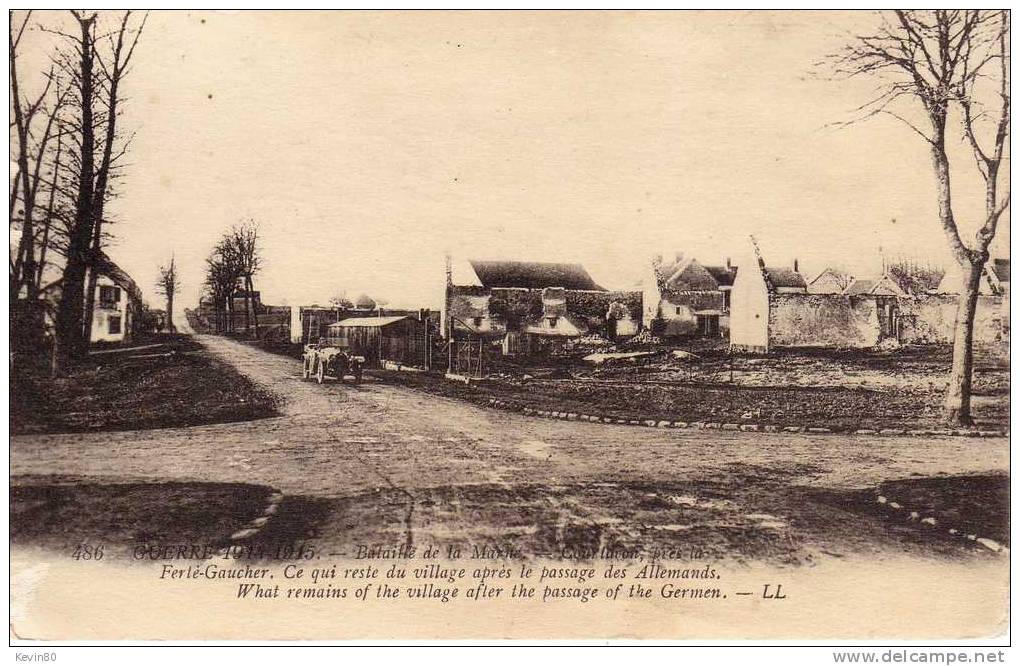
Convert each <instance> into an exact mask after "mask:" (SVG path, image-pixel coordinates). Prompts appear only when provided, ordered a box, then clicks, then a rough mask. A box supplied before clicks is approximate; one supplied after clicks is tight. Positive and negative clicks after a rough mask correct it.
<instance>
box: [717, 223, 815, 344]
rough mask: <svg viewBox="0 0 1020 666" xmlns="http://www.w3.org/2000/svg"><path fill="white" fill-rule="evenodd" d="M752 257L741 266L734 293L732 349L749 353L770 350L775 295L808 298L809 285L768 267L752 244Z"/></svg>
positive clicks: (782, 269) (794, 272)
mask: <svg viewBox="0 0 1020 666" xmlns="http://www.w3.org/2000/svg"><path fill="white" fill-rule="evenodd" d="M752 250H753V252H752V254H751V257H750V258H749V259H748V260H746V261H744V262H742V263H741V270H739V271H737V274H736V277H735V279H734V280H733V289H732V291H731V292H730V345H732V346H735V347H741V348H748V349H768V348H769V314H770V312H769V308H770V304H771V298H770V297H771V296H772V295H773V294H807V283H806V282H805V281H804V278H803V277H802V276H801V274H800V273H799V272H798V271H797V262H796V261H794V267H793V268H792V269H790V268H785V267H780V266H766V265H765V260H764V259H762V257H761V253H760V252H759V250H758V247H757V245H755V244H754V243H753V242H752Z"/></svg>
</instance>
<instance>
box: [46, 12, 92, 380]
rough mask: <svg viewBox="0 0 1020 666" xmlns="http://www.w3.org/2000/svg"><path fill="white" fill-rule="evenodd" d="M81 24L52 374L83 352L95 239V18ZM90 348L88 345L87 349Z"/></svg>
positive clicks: (63, 370) (61, 371)
mask: <svg viewBox="0 0 1020 666" xmlns="http://www.w3.org/2000/svg"><path fill="white" fill-rule="evenodd" d="M78 23H79V27H80V28H81V44H80V49H79V50H80V57H81V62H80V68H81V69H80V71H79V74H80V77H81V80H80V82H79V86H80V91H79V92H80V98H79V101H80V103H81V144H80V161H81V165H80V171H79V173H78V193H77V196H76V200H75V213H74V222H73V225H74V226H73V227H72V229H71V230H70V231H71V233H70V234H69V235H70V238H69V239H68V247H67V262H66V263H65V264H64V278H63V285H62V287H61V292H60V303H59V306H58V309H57V321H56V335H55V338H54V344H53V365H52V371H53V374H55V375H59V374H62V373H64V372H66V371H67V369H68V367H69V366H70V364H71V362H72V361H73V360H74V359H76V358H78V355H79V354H81V352H82V344H81V339H82V319H83V309H84V305H85V294H84V291H85V268H86V266H87V264H88V252H89V242H90V241H91V240H92V221H93V218H92V215H93V204H94V201H93V195H94V192H93V187H94V186H95V183H94V182H93V178H94V176H95V162H94V160H95V157H94V154H95V148H96V137H95V128H94V126H93V122H94V121H93V113H92V98H93V94H92V93H93V89H92V86H93V79H92V66H93V57H94V52H93V49H92V34H91V32H92V23H93V19H91V18H89V19H81V20H79V21H78ZM85 351H87V347H86V349H85Z"/></svg>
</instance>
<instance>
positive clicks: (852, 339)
mask: <svg viewBox="0 0 1020 666" xmlns="http://www.w3.org/2000/svg"><path fill="white" fill-rule="evenodd" d="M769 305H770V307H769V346H770V347H834V348H856V347H872V346H874V345H876V344H878V341H879V339H880V337H881V330H882V329H881V322H880V319H879V306H878V302H877V299H875V298H872V297H867V296H847V295H844V294H772V295H771V296H770V298H769Z"/></svg>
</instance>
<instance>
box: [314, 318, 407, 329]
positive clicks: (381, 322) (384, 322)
mask: <svg viewBox="0 0 1020 666" xmlns="http://www.w3.org/2000/svg"><path fill="white" fill-rule="evenodd" d="M404 319H410V317H408V316H406V315H403V316H399V317H351V318H349V319H341V320H340V321H338V322H336V323H335V324H330V325H329V327H330V328H356V327H365V328H382V327H383V326H389V325H390V324H393V323H396V322H398V321H402V320H404Z"/></svg>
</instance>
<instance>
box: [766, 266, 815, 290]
mask: <svg viewBox="0 0 1020 666" xmlns="http://www.w3.org/2000/svg"><path fill="white" fill-rule="evenodd" d="M765 272H766V273H768V276H769V282H771V283H772V286H773V287H775V288H777V289H779V288H790V287H793V288H796V287H800V288H806V287H807V283H806V282H804V276H802V275H801V274H800V273H798V272H797V271H795V270H793V269H792V268H784V267H772V266H766V267H765Z"/></svg>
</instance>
